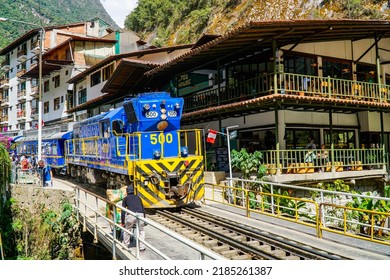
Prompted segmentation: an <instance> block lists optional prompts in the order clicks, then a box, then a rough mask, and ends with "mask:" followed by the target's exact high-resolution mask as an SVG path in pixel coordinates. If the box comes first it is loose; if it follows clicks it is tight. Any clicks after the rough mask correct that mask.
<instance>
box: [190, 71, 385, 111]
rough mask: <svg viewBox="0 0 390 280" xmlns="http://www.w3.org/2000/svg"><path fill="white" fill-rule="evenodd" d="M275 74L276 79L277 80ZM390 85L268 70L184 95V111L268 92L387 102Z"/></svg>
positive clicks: (241, 99) (249, 97)
mask: <svg viewBox="0 0 390 280" xmlns="http://www.w3.org/2000/svg"><path fill="white" fill-rule="evenodd" d="M275 77H276V80H275ZM389 92H390V85H383V84H378V83H370V82H361V81H352V80H343V79H337V78H330V77H318V76H309V75H298V74H292V73H279V74H276V75H274V74H266V75H261V76H259V77H256V78H252V79H248V80H245V81H241V82H235V81H230V82H229V83H228V84H227V85H226V86H222V87H219V88H214V89H211V90H206V91H203V92H199V93H193V94H190V95H188V96H186V97H184V104H185V105H184V111H185V112H191V111H196V110H199V109H204V108H210V107H214V106H218V105H223V104H228V103H232V102H237V101H243V100H248V99H251V98H255V97H260V96H265V95H268V94H275V93H276V94H293V95H301V96H312V97H323V98H335V99H346V100H350V99H353V100H364V101H371V102H388V101H390V98H389Z"/></svg>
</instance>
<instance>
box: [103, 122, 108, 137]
mask: <svg viewBox="0 0 390 280" xmlns="http://www.w3.org/2000/svg"><path fill="white" fill-rule="evenodd" d="M108 126H109V123H108V122H103V123H101V129H102V135H103V137H104V138H107V137H108V136H109V135H108Z"/></svg>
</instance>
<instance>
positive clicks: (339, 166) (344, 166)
mask: <svg viewBox="0 0 390 280" xmlns="http://www.w3.org/2000/svg"><path fill="white" fill-rule="evenodd" d="M261 152H262V154H263V162H264V164H265V165H266V166H267V174H273V175H274V174H304V173H315V172H342V171H363V170H372V169H384V168H385V164H386V160H385V152H384V148H371V149H328V150H320V149H317V150H305V149H300V150H279V151H277V150H269V151H261Z"/></svg>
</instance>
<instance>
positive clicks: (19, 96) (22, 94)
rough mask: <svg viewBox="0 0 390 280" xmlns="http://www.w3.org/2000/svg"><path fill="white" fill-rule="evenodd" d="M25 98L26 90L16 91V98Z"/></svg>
mask: <svg viewBox="0 0 390 280" xmlns="http://www.w3.org/2000/svg"><path fill="white" fill-rule="evenodd" d="M23 97H26V90H25V89H22V90H19V91H18V98H23Z"/></svg>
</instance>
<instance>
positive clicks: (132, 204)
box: [121, 185, 146, 251]
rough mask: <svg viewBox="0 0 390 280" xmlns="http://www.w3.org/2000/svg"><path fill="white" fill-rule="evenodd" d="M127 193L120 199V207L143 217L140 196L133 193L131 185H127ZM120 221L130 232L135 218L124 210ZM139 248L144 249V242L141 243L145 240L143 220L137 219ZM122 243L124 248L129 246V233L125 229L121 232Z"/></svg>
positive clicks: (143, 210) (143, 212)
mask: <svg viewBox="0 0 390 280" xmlns="http://www.w3.org/2000/svg"><path fill="white" fill-rule="evenodd" d="M126 192H127V195H126V197H125V198H124V199H123V201H122V207H123V208H126V209H128V210H130V211H131V212H133V213H135V214H136V215H138V216H142V217H145V209H144V206H143V204H142V200H141V198H139V196H137V195H135V194H134V187H133V186H132V185H130V186H128V187H127V189H126ZM121 222H122V226H123V227H125V228H126V229H127V230H128V231H130V232H131V229H132V227H133V226H134V225H135V223H136V222H137V218H136V217H135V216H133V215H130V214H129V213H126V212H125V211H122V213H121ZM139 240H140V242H139V249H140V251H144V250H145V249H146V247H145V244H143V243H142V241H143V240H145V223H144V222H143V221H141V220H140V221H139ZM123 244H124V245H125V246H126V248H129V246H130V234H129V233H127V232H126V231H125V232H124V233H123Z"/></svg>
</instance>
